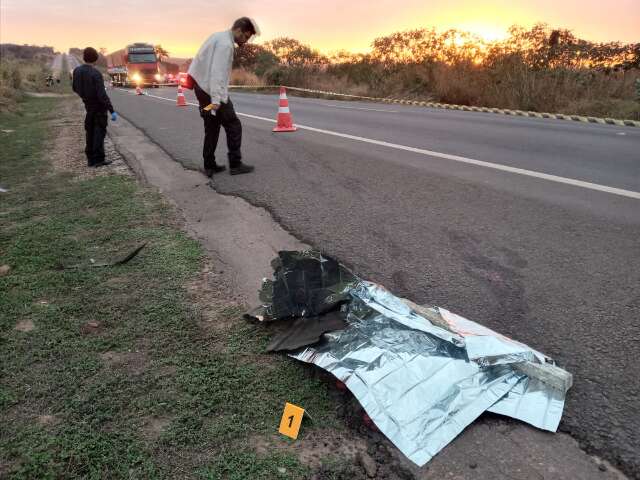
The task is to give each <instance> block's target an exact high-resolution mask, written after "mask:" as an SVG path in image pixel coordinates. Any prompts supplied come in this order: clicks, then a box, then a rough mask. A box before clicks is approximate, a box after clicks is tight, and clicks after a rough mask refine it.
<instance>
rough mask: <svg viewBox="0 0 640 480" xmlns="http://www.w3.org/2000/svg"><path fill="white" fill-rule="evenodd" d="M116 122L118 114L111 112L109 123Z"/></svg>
mask: <svg viewBox="0 0 640 480" xmlns="http://www.w3.org/2000/svg"><path fill="white" fill-rule="evenodd" d="M116 120H118V114H117V113H116V112H112V113H111V121H112V122H115V121H116Z"/></svg>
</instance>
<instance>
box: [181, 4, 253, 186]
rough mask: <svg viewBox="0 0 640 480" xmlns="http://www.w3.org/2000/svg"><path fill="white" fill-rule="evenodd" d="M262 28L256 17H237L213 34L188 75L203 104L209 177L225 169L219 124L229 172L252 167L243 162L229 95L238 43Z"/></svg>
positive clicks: (239, 132) (239, 128)
mask: <svg viewBox="0 0 640 480" xmlns="http://www.w3.org/2000/svg"><path fill="white" fill-rule="evenodd" d="M259 34H260V30H259V29H258V26H257V25H256V23H255V21H253V20H252V19H250V18H248V17H242V18H239V19H238V20H236V21H235V22H234V23H233V26H232V27H231V30H226V31H224V32H218V33H214V34H213V35H211V36H210V37H209V38H208V39H207V40H206V41H205V42H204V44H203V45H202V46H201V47H200V50H198V53H197V54H196V56H195V58H194V59H193V62H191V66H190V67H189V75H190V76H191V77H192V78H193V80H194V85H193V90H194V93H195V94H196V97H197V98H198V103H199V104H200V116H201V117H202V118H203V120H204V147H203V149H202V156H203V158H204V171H205V174H206V175H207V176H208V177H211V176H212V175H213V174H214V173H219V172H222V171H224V170H225V167H224V166H223V165H217V164H216V157H215V152H216V146H217V145H218V137H219V135H220V127H221V126H222V128H224V131H225V133H226V134H227V147H228V149H229V154H228V156H229V173H231V175H239V174H242V173H250V172H252V171H253V169H254V168H253V167H252V166H251V165H246V164H244V163H242V154H241V153H240V147H241V144H242V124H241V123H240V120H239V119H238V116H237V115H236V112H235V110H234V109H233V103H231V99H230V98H229V92H228V90H229V79H230V77H231V67H232V65H233V55H234V51H235V44H236V43H237V44H238V45H239V46H240V47H242V46H243V45H244V44H245V43H247V42H248V41H249V39H250V38H251V37H252V36H254V35H259Z"/></svg>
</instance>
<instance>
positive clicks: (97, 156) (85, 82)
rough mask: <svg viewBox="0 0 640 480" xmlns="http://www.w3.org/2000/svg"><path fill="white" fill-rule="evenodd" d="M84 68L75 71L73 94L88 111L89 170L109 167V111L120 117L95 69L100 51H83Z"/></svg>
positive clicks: (86, 120)
mask: <svg viewBox="0 0 640 480" xmlns="http://www.w3.org/2000/svg"><path fill="white" fill-rule="evenodd" d="M83 59H84V65H80V66H79V67H76V68H75V69H74V70H73V91H74V92H76V93H77V94H78V95H80V98H82V101H83V102H84V106H85V108H86V110H87V116H86V117H85V119H84V129H85V130H86V132H87V146H86V148H85V150H84V151H85V153H86V154H87V163H88V165H89V166H90V167H102V166H103V165H109V163H111V162H109V161H107V160H106V159H105V157H104V137H105V135H106V134H107V111H108V112H111V120H112V121H114V122H115V121H116V119H117V118H118V115H117V114H116V112H115V111H114V110H113V106H112V105H111V100H109V97H108V96H107V92H106V90H105V88H104V79H103V78H102V74H101V73H100V72H99V71H98V70H97V69H96V68H95V67H94V66H93V65H94V64H95V63H96V62H97V61H98V52H97V51H96V50H95V49H94V48H91V47H87V48H85V49H84V52H83Z"/></svg>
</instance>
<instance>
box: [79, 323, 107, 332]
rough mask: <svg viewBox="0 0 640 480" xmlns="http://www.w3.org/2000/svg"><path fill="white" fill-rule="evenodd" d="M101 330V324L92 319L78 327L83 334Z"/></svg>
mask: <svg viewBox="0 0 640 480" xmlns="http://www.w3.org/2000/svg"><path fill="white" fill-rule="evenodd" d="M101 331H102V324H101V323H100V322H96V321H94V320H92V321H90V322H87V323H85V324H83V325H82V326H81V327H80V333H82V334H83V335H95V334H97V333H100V332H101Z"/></svg>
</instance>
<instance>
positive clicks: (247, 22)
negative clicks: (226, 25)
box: [231, 17, 256, 35]
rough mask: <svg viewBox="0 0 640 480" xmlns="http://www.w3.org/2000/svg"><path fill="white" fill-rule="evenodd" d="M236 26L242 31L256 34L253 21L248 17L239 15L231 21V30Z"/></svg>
mask: <svg viewBox="0 0 640 480" xmlns="http://www.w3.org/2000/svg"><path fill="white" fill-rule="evenodd" d="M236 28H239V29H240V30H241V31H242V32H243V33H250V34H251V35H255V34H256V29H255V28H254V27H253V22H252V21H251V19H250V18H249V17H241V18H239V19H237V20H236V21H235V22H233V26H232V27H231V30H235V29H236Z"/></svg>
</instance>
